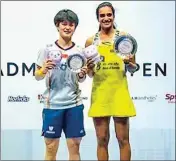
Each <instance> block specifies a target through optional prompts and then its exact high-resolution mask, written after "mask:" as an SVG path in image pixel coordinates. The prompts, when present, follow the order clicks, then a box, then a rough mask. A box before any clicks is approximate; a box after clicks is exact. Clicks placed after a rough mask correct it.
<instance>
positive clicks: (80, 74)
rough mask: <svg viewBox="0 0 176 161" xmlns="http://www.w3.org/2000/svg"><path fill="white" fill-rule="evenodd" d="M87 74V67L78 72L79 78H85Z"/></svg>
mask: <svg viewBox="0 0 176 161" xmlns="http://www.w3.org/2000/svg"><path fill="white" fill-rule="evenodd" d="M86 74H87V67H82V68H81V71H80V72H79V73H78V77H79V78H84V77H85V76H86Z"/></svg>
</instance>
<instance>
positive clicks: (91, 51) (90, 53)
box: [83, 45, 101, 64]
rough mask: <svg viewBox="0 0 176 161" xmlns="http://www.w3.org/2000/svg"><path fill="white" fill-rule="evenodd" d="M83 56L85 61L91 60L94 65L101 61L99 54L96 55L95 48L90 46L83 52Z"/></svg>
mask: <svg viewBox="0 0 176 161" xmlns="http://www.w3.org/2000/svg"><path fill="white" fill-rule="evenodd" d="M83 53H84V56H85V57H86V59H92V60H93V61H94V64H96V63H98V62H100V61H101V59H100V54H99V53H98V50H97V46H95V45H90V46H88V47H86V48H85V49H84V50H83Z"/></svg>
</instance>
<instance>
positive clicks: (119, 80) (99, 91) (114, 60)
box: [88, 43, 136, 117]
mask: <svg viewBox="0 0 176 161" xmlns="http://www.w3.org/2000/svg"><path fill="white" fill-rule="evenodd" d="M97 48H98V52H99V54H100V55H101V58H102V59H103V61H102V62H101V63H98V64H97V65H96V67H95V75H94V77H93V84H92V93H91V107H90V109H89V112H88V116H89V117H103V116H114V117H132V116H135V115H136V110H135V107H134V104H133V101H132V99H131V96H130V94H129V90H128V83H127V77H126V72H125V66H124V62H123V60H122V59H121V58H120V57H119V56H117V54H116V53H115V52H114V51H113V44H112V43H101V44H99V45H98V46H97Z"/></svg>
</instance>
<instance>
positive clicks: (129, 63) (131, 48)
mask: <svg viewBox="0 0 176 161" xmlns="http://www.w3.org/2000/svg"><path fill="white" fill-rule="evenodd" d="M137 47H138V45H137V42H136V40H135V38H134V37H132V36H131V35H122V36H118V37H117V38H116V39H115V41H114V51H115V52H116V53H117V55H118V56H120V57H121V58H122V59H123V61H124V63H125V64H126V67H127V70H128V71H129V72H130V73H131V74H133V73H134V72H136V71H137V70H138V69H139V65H138V64H136V63H135V62H134V59H133V57H134V56H135V54H136V52H137Z"/></svg>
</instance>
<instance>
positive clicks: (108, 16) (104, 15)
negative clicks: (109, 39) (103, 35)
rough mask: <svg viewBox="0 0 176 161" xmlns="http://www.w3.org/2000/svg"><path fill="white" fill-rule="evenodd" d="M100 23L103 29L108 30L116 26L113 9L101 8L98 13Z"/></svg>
mask: <svg viewBox="0 0 176 161" xmlns="http://www.w3.org/2000/svg"><path fill="white" fill-rule="evenodd" d="M98 21H99V23H100V27H101V28H102V29H104V30H107V29H110V28H112V27H113V24H114V15H113V12H112V9H111V8H110V7H108V6H105V7H101V8H100V9H99V12H98Z"/></svg>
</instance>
